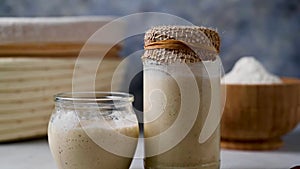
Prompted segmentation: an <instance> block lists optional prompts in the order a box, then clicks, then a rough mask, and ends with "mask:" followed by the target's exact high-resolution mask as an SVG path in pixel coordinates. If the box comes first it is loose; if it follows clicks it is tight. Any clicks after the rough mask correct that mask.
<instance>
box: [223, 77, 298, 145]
mask: <svg viewBox="0 0 300 169" xmlns="http://www.w3.org/2000/svg"><path fill="white" fill-rule="evenodd" d="M282 80H283V83H282V84H273V85H267V84H266V85H234V84H233V85H231V84H227V85H226V94H227V95H226V98H227V99H226V105H225V109H224V113H223V116H222V123H221V137H222V143H221V146H222V147H223V148H229V149H242V150H268V149H276V148H279V147H280V146H281V145H282V141H281V136H283V135H284V134H286V133H288V132H289V131H291V130H292V129H293V128H294V127H295V126H296V125H297V123H298V122H299V117H300V80H298V79H292V78H283V79H282Z"/></svg>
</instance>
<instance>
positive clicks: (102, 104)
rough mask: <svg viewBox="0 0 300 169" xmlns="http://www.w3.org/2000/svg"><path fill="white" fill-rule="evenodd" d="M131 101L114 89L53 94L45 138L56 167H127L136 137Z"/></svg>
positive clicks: (65, 168)
mask: <svg viewBox="0 0 300 169" xmlns="http://www.w3.org/2000/svg"><path fill="white" fill-rule="evenodd" d="M132 102H133V96H132V95H130V94H126V93H117V92H75V93H61V94H58V95H56V96H55V111H54V112H53V113H52V116H51V119H50V122H49V127H48V139H49V145H50V149H51V152H52V155H53V157H54V159H55V161H56V164H57V166H58V168H59V169H74V168H77V169H87V168H88V169H99V168H105V169H117V168H119V169H124V168H129V166H130V164H131V161H132V159H133V156H134V153H135V149H136V146H137V141H138V136H139V129H138V121H137V118H136V116H135V114H134V111H133V108H132Z"/></svg>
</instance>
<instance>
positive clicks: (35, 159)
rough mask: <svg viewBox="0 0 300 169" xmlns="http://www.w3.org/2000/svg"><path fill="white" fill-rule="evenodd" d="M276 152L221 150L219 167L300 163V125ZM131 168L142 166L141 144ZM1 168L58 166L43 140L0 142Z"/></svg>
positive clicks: (256, 168) (278, 167)
mask: <svg viewBox="0 0 300 169" xmlns="http://www.w3.org/2000/svg"><path fill="white" fill-rule="evenodd" d="M284 141H285V144H284V146H283V147H282V148H280V149H279V150H276V151H263V152H258V151H232V150H222V151H221V168H222V169H289V168H291V167H292V166H296V165H300V125H298V127H297V128H296V129H295V130H294V131H293V132H291V133H289V134H288V135H286V136H285V137H284ZM138 147H139V148H138V152H137V153H138V154H137V158H135V160H134V161H133V164H132V167H131V169H142V168H143V160H142V158H141V156H142V151H143V150H142V144H139V145H138ZM0 156H1V158H0V169H57V168H56V166H55V164H54V161H53V159H52V157H51V154H50V150H49V147H48V143H47V140H46V139H40V140H32V141H25V142H17V143H6V144H0Z"/></svg>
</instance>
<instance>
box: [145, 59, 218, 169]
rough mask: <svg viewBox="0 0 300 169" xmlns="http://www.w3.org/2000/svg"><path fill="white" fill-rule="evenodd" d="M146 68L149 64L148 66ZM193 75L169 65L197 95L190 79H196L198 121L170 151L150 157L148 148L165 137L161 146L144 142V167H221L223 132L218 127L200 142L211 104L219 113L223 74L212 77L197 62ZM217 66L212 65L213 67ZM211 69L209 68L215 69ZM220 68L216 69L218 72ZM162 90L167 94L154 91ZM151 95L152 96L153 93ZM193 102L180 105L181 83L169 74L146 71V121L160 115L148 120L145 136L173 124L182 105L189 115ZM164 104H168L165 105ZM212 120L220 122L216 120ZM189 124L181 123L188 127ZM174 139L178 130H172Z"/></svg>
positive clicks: (203, 168) (205, 168) (190, 168)
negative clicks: (161, 94) (162, 94)
mask: <svg viewBox="0 0 300 169" xmlns="http://www.w3.org/2000/svg"><path fill="white" fill-rule="evenodd" d="M146 67H147V66H146ZM156 67H165V68H166V69H169V68H170V65H167V66H166V65H156ZM194 67H196V68H195V70H192V71H193V72H194V75H195V76H193V75H187V74H181V71H180V67H176V66H175V67H174V68H170V69H173V70H171V72H173V73H174V74H176V76H177V78H176V79H177V80H179V81H183V82H185V83H183V84H184V86H182V87H183V88H186V89H187V91H186V92H188V93H189V94H197V93H195V91H193V89H192V88H190V86H189V85H190V84H189V83H190V82H191V81H192V79H193V78H195V80H196V81H197V85H198V90H199V96H200V105H199V111H198V115H197V118H196V120H195V123H194V124H193V125H192V128H191V130H189V131H188V133H187V135H186V136H185V137H184V138H183V139H182V140H181V141H180V142H179V143H178V144H177V145H174V147H173V148H171V149H170V150H168V151H166V152H163V153H161V154H158V155H155V156H149V155H150V154H149V153H147V152H148V151H149V150H152V149H157V147H158V146H159V144H161V143H163V142H164V141H165V140H160V141H159V143H157V145H158V146H153V145H152V147H151V145H148V144H147V142H145V155H146V158H145V168H147V169H171V168H172V169H174V168H185V169H217V168H219V160H220V159H219V151H220V148H219V147H220V146H219V144H220V131H219V127H217V129H216V130H215V131H214V132H213V134H212V135H211V136H210V137H209V139H208V140H206V141H205V142H204V143H200V142H199V140H198V139H199V136H200V132H201V129H202V127H203V125H204V122H205V120H206V117H207V115H208V111H209V108H210V106H213V107H214V109H213V112H211V113H217V114H220V107H221V104H220V98H221V97H220V76H218V73H215V74H214V73H213V74H212V76H211V77H210V78H209V76H208V75H207V73H206V72H205V71H203V70H204V67H203V65H201V64H198V65H197V64H195V65H194ZM214 68H215V67H211V69H212V70H213V69H214ZM212 70H209V71H212ZM218 70H219V69H216V70H215V72H216V71H218ZM212 88H214V90H215V91H214V93H215V94H214V96H212V95H211V89H212ZM157 89H160V91H161V92H163V93H164V97H165V98H163V97H161V96H159V95H156V94H154V92H153V91H157ZM151 95H152V96H151ZM191 104H194V103H193V101H192V100H190V101H188V102H187V104H186V105H181V92H180V90H179V86H178V83H177V82H176V81H175V80H174V78H172V77H171V76H170V75H169V74H167V73H165V72H163V71H160V70H153V69H151V70H150V71H149V70H148V71H144V110H145V113H144V119H145V121H147V120H150V119H153V117H154V116H157V118H156V119H155V120H154V121H152V122H149V123H147V122H145V128H144V135H145V138H150V137H153V136H156V135H159V134H162V133H163V132H164V131H165V130H166V129H168V128H169V127H171V126H172V125H173V124H174V121H175V120H176V118H177V116H178V113H179V108H180V106H183V107H184V110H183V113H184V114H186V115H188V114H189V113H191V110H190V108H189V107H191ZM162 105H165V106H162ZM161 110H163V113H161ZM213 123H218V122H217V121H216V122H213ZM186 125H187V124H182V127H185V126H186ZM209 125H213V124H209ZM217 125H218V124H217ZM173 134H174V135H173V137H172V138H176V134H177V133H173Z"/></svg>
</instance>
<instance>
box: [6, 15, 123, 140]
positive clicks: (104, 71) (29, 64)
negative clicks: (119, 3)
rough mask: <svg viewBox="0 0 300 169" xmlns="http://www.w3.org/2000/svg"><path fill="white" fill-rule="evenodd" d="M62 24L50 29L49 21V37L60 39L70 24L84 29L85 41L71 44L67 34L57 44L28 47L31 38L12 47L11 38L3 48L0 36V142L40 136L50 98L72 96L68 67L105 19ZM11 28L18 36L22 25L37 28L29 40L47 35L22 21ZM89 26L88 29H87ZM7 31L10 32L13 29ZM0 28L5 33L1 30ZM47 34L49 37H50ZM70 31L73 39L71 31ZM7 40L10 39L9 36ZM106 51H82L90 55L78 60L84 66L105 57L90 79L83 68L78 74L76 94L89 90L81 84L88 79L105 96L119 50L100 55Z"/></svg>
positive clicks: (97, 48) (44, 128) (100, 47)
mask: <svg viewBox="0 0 300 169" xmlns="http://www.w3.org/2000/svg"><path fill="white" fill-rule="evenodd" d="M50 20H51V19H50ZM65 20H66V19H60V18H58V23H55V24H53V22H54V21H51V23H52V24H51V25H50V27H51V26H52V27H51V30H52V32H55V33H56V34H57V36H61V34H63V32H60V31H61V29H62V27H63V28H64V29H65V28H68V26H72V25H73V26H74V23H75V24H76V25H77V26H79V27H80V25H82V24H84V25H83V26H84V27H88V28H89V29H85V30H86V31H88V32H85V31H84V30H81V31H82V32H83V34H86V35H87V36H86V37H85V38H84V37H80V38H79V39H76V38H74V37H72V34H70V33H69V34H70V35H68V36H69V37H68V36H66V37H60V38H61V41H59V42H51V41H47V40H45V42H43V41H41V40H37V42H34V38H35V37H31V36H33V35H30V36H29V35H28V36H29V37H27V38H28V39H30V40H31V41H30V42H26V40H24V39H23V40H22V41H21V40H16V41H17V42H14V41H13V40H14V37H12V38H11V39H9V40H10V41H9V43H5V42H6V41H5V40H7V39H4V40H3V39H1V38H3V37H4V36H1V35H3V32H0V40H2V41H1V42H0V142H7V141H13V140H21V139H27V138H35V137H40V136H45V135H46V133H47V125H48V121H49V117H50V115H51V113H52V110H53V108H54V102H53V95H54V94H57V93H59V92H66V91H72V77H73V70H74V65H75V61H76V58H77V56H78V54H79V51H80V49H81V47H82V46H83V44H84V40H86V39H87V38H88V36H89V35H91V34H92V33H93V32H94V31H96V30H97V29H98V28H99V27H100V26H101V25H103V24H105V23H107V22H109V21H110V20H111V19H108V18H101V17H99V18H92V19H90V18H84V19H82V18H79V19H78V20H79V21H77V20H76V18H72V19H71V20H72V24H70V23H68V22H69V19H67V21H66V22H65ZM2 22H3V21H2V20H0V27H1V26H3V25H4V24H3V23H2ZM14 22H16V24H18V22H21V24H20V27H21V28H23V29H22V30H25V28H28V25H29V27H30V25H31V26H34V25H35V24H37V25H38V26H37V27H38V28H36V29H38V30H39V31H37V32H36V33H35V35H34V36H39V33H45V30H44V29H49V27H47V26H43V25H44V24H41V23H40V22H39V21H38V22H37V21H36V20H34V21H31V20H30V19H28V18H27V19H26V22H25V23H23V24H22V22H23V20H22V19H20V20H17V21H14ZM28 22H29V24H28ZM42 22H43V23H47V19H46V21H45V20H42ZM77 22H78V23H77ZM89 23H90V25H88V24H89ZM13 25H14V24H12V27H14V26H13ZM24 25H25V26H24ZM3 27H5V28H6V27H7V25H4V26H3ZM2 30H4V29H2ZM51 30H49V31H50V32H51ZM73 31H75V33H76V30H73ZM24 34H25V33H24ZM9 35H10V36H15V35H14V34H9ZM24 36H25V35H24ZM40 36H42V35H40ZM43 36H44V35H43ZM45 36H46V37H47V36H48V35H45ZM53 36H55V35H51V36H50V35H49V37H51V38H55V37H53ZM70 37H71V39H70ZM4 38H7V37H4ZM64 38H65V40H66V41H64ZM68 38H69V39H68ZM46 39H47V38H46ZM108 46H110V45H109V44H94V45H92V46H89V48H88V49H87V51H88V53H89V54H90V55H89V56H88V57H86V58H84V61H86V62H93V60H95V59H96V57H95V56H100V55H102V56H103V55H105V57H104V60H103V61H102V62H101V64H100V65H99V69H98V72H97V74H96V78H95V77H94V75H93V74H90V72H91V70H89V68H88V67H87V68H86V67H84V68H83V69H82V71H81V72H80V73H81V74H82V76H80V78H79V79H77V81H76V83H77V84H79V85H78V86H80V87H82V90H85V87H86V86H87V85H90V84H87V82H86V81H87V79H89V78H93V79H95V89H96V90H101V91H109V90H111V79H112V76H113V73H114V71H115V69H116V67H117V66H118V65H119V63H120V58H119V57H118V52H119V50H120V46H119V45H116V46H114V47H113V48H112V49H111V50H110V51H109V52H108V53H104V51H105V50H106V49H107V47H108ZM122 73H123V72H119V73H118V74H115V75H114V76H116V78H115V79H117V81H114V84H115V85H116V86H117V85H120V84H121V83H122V78H123V74H122ZM81 74H80V75H81Z"/></svg>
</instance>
